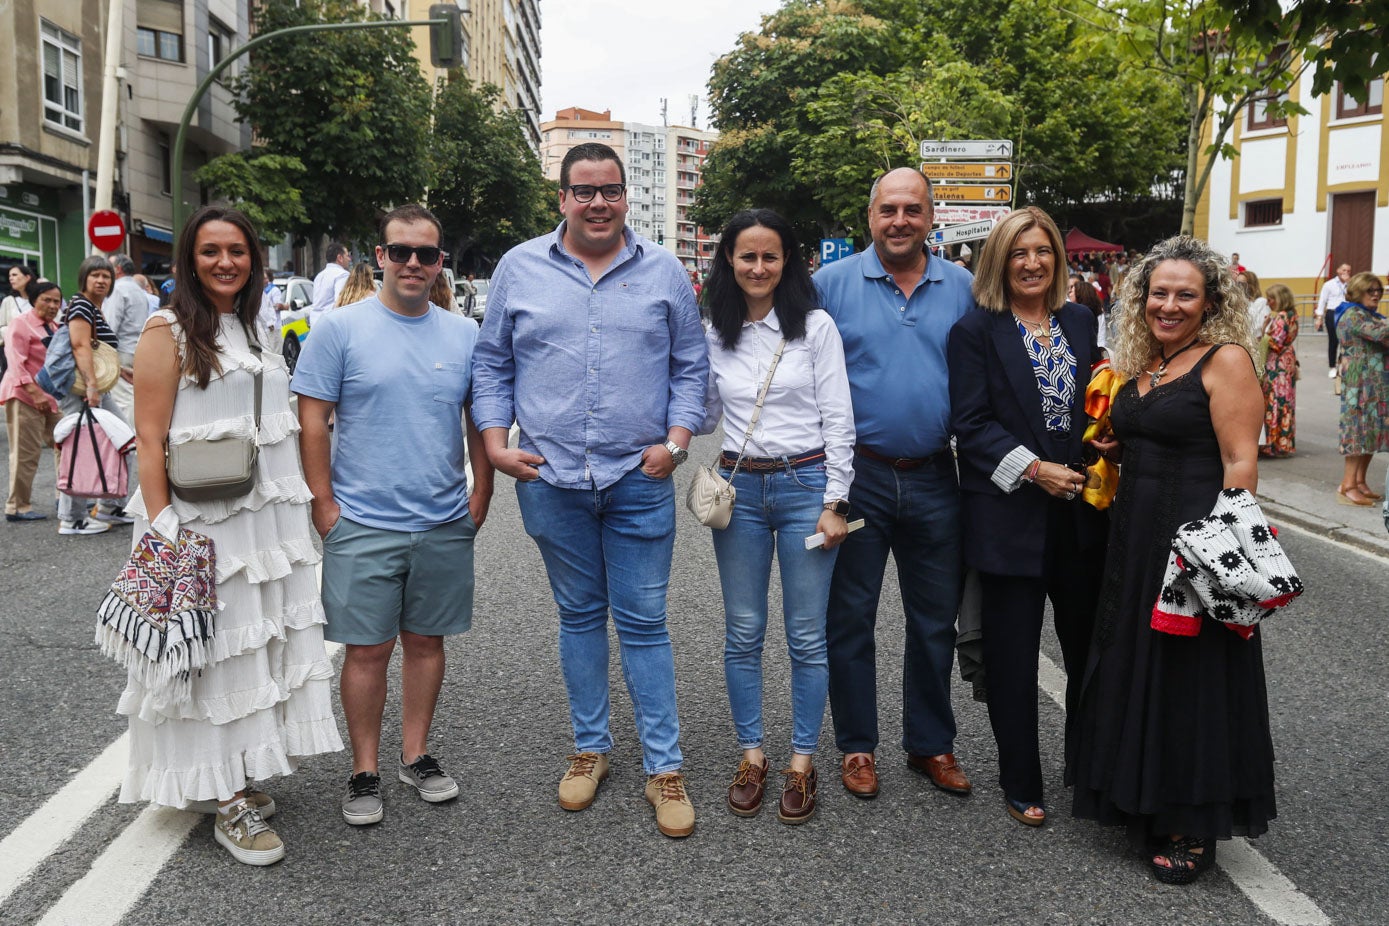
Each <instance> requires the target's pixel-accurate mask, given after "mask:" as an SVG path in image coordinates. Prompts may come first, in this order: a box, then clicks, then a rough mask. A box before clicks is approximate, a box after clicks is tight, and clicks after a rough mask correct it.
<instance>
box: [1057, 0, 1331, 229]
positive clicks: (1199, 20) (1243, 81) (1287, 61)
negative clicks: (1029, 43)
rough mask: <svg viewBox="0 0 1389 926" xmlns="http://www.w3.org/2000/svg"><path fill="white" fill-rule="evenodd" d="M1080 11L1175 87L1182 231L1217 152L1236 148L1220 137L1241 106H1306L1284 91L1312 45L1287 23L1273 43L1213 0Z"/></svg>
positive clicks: (1129, 2)
mask: <svg viewBox="0 0 1389 926" xmlns="http://www.w3.org/2000/svg"><path fill="white" fill-rule="evenodd" d="M1084 15H1085V16H1086V17H1087V19H1088V21H1089V22H1090V23H1091V24H1092V25H1094V26H1095V27H1096V32H1097V34H1098V35H1101V36H1105V37H1106V38H1105V40H1106V41H1107V40H1108V39H1109V37H1113V39H1114V40H1115V41H1117V42H1118V46H1119V48H1120V50H1121V51H1122V52H1123V53H1124V54H1125V55H1127V56H1128V58H1129V59H1130V61H1131V62H1132V63H1133V64H1134V65H1136V66H1137V67H1139V68H1142V69H1144V70H1147V71H1151V72H1153V73H1156V74H1159V75H1162V76H1164V77H1166V78H1168V79H1170V80H1172V81H1173V82H1175V85H1176V86H1177V87H1178V88H1179V90H1180V93H1181V95H1182V102H1183V104H1184V113H1185V131H1186V158H1187V165H1186V172H1185V187H1184V191H1183V197H1182V224H1181V230H1182V232H1183V233H1185V234H1191V233H1192V231H1193V230H1194V228H1195V224H1196V205H1197V203H1198V202H1200V200H1201V195H1202V193H1203V192H1204V191H1205V188H1206V184H1207V182H1208V181H1209V180H1210V175H1211V171H1212V169H1213V168H1214V167H1215V157H1216V155H1219V156H1221V157H1225V158H1233V157H1235V156H1236V155H1237V154H1238V151H1237V150H1236V149H1235V147H1234V146H1233V145H1231V144H1230V143H1229V142H1227V141H1226V139H1227V138H1228V137H1229V134H1230V129H1231V128H1233V127H1234V124H1235V121H1236V120H1238V119H1239V118H1240V117H1241V116H1242V115H1243V114H1244V112H1245V108H1246V107H1247V106H1250V105H1251V104H1253V105H1259V106H1263V107H1266V108H1267V110H1268V112H1269V114H1270V115H1280V114H1282V115H1286V114H1288V113H1292V112H1305V110H1303V109H1302V107H1300V106H1298V105H1297V104H1295V103H1292V102H1291V101H1289V100H1288V99H1287V97H1286V94H1287V92H1288V90H1289V89H1290V88H1291V87H1292V85H1293V84H1294V83H1296V82H1297V79H1298V77H1299V76H1300V75H1301V74H1302V72H1303V71H1304V70H1305V69H1306V67H1307V65H1308V64H1309V63H1310V57H1309V55H1310V54H1312V53H1314V52H1313V49H1311V48H1309V47H1308V46H1306V45H1302V44H1299V43H1298V42H1297V41H1296V40H1295V35H1294V33H1295V30H1294V29H1293V28H1292V27H1291V26H1289V27H1288V28H1286V29H1285V30H1284V31H1283V33H1282V34H1281V35H1280V36H1277V37H1276V40H1275V41H1273V42H1269V41H1265V40H1262V39H1260V38H1258V37H1255V36H1251V35H1250V34H1249V33H1248V32H1246V31H1244V30H1241V29H1234V28H1232V16H1231V13H1230V12H1229V10H1227V9H1226V8H1225V7H1223V6H1221V5H1220V4H1219V3H1218V2H1216V0H1107V2H1103V3H1101V2H1100V0H1094V6H1093V7H1092V8H1091V10H1090V11H1089V12H1088V13H1087V14H1084ZM1203 138H1208V143H1207V144H1206V145H1204V146H1203V145H1202V140H1203ZM1203 154H1204V155H1206V157H1205V162H1204V164H1203V163H1202V161H1201V155H1203Z"/></svg>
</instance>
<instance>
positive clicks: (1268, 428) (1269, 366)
mask: <svg viewBox="0 0 1389 926" xmlns="http://www.w3.org/2000/svg"><path fill="white" fill-rule="evenodd" d="M1268 303H1269V309H1270V312H1269V317H1268V322H1267V323H1266V324H1265V325H1264V337H1266V338H1267V339H1268V356H1267V357H1266V358H1265V360H1264V371H1263V373H1264V375H1263V383H1264V442H1263V445H1262V446H1260V447H1259V455H1260V456H1264V457H1290V456H1292V455H1293V451H1294V450H1295V449H1296V443H1295V441H1294V433H1293V431H1294V424H1295V421H1294V419H1295V412H1296V406H1297V379H1298V376H1299V369H1300V368H1299V366H1298V361H1297V348H1296V347H1295V346H1294V344H1293V342H1294V341H1296V340H1297V329H1298V324H1297V302H1296V300H1295V299H1294V298H1293V291H1292V290H1290V289H1288V287H1286V286H1284V285H1283V284H1282V283H1274V284H1273V285H1272V286H1270V287H1269V288H1268Z"/></svg>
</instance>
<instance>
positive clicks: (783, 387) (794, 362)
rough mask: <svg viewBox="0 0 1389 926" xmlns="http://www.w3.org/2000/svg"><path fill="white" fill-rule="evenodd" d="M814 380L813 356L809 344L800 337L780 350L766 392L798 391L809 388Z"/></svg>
mask: <svg viewBox="0 0 1389 926" xmlns="http://www.w3.org/2000/svg"><path fill="white" fill-rule="evenodd" d="M814 380H815V358H814V357H812V356H811V354H810V346H809V345H808V344H806V343H805V339H804V338H802V339H800V340H799V341H796V342H794V343H791V344H787V345H786V347H785V349H784V350H782V352H781V360H779V361H778V362H777V365H776V375H775V376H773V377H772V385H771V388H770V389H768V392H782V393H786V392H799V391H800V390H802V389H809V388H810V387H811V384H812V382H813V381H814Z"/></svg>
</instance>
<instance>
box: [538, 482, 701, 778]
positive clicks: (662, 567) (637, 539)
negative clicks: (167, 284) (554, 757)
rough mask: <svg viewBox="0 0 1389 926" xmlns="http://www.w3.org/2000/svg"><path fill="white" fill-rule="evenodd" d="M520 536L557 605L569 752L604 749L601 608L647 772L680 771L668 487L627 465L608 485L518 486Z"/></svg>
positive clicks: (607, 737)
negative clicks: (531, 545)
mask: <svg viewBox="0 0 1389 926" xmlns="http://www.w3.org/2000/svg"><path fill="white" fill-rule="evenodd" d="M516 498H517V500H518V501H519V502H520V506H521V519H522V521H523V522H524V524H525V526H526V533H528V534H530V535H531V537H533V538H534V539H535V542H536V545H537V546H538V547H540V555H541V556H542V557H543V558H544V560H545V571H546V572H547V573H548V574H549V577H550V588H551V590H552V591H553V592H554V595H555V604H556V605H558V607H559V661H560V668H561V670H562V671H563V672H564V687H565V689H566V691H567V692H568V694H569V720H570V723H571V724H572V725H573V727H574V748H575V750H576V751H577V752H602V753H606V752H610V751H612V745H613V740H612V733H611V731H610V730H609V728H608V713H609V709H610V705H609V700H608V614H609V612H610V611H611V613H612V619H613V625H614V626H615V627H616V628H617V642H618V647H619V651H620V652H621V656H622V675H623V678H624V679H625V680H626V682H627V692H628V694H629V695H631V698H632V711H633V713H634V714H635V715H636V725H637V734H638V735H639V736H640V737H641V746H642V765H643V767H644V768H645V769H646V773H647V774H648V775H658V774H660V773H661V772H670V771H674V770H676V769H678V768H680V765H681V762H682V761H683V760H682V758H681V755H680V742H679V741H680V721H679V719H678V718H677V716H676V713H675V656H674V653H673V652H672V651H671V646H670V635H669V634H668V633H667V632H666V588H667V586H668V585H669V584H670V563H671V555H672V553H673V551H674V548H675V487H674V484H673V482H672V481H671V480H670V479H653V478H651V477H650V476H648V475H646V474H645V473H643V472H642V471H641V469H640V468H638V469H634V470H632V471H631V472H630V473H628V474H627V475H625V476H623V477H622V478H621V479H619V480H618V481H617V482H615V483H614V484H613V485H611V486H609V487H608V488H606V489H560V488H556V487H555V486H552V485H550V484H549V483H547V482H545V481H544V480H543V479H537V480H535V481H534V482H518V483H516Z"/></svg>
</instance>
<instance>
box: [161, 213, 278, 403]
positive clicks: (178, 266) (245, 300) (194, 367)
mask: <svg viewBox="0 0 1389 926" xmlns="http://www.w3.org/2000/svg"><path fill="white" fill-rule="evenodd" d="M208 222H226V223H228V224H230V225H235V226H236V227H237V228H238V229H239V230H240V231H241V233H242V234H243V235H245V236H246V248H247V250H248V251H249V253H250V256H251V273H250V275H249V276H248V277H247V278H246V285H245V286H243V287H242V288H241V291H240V292H239V293H237V294H236V298H235V314H236V317H237V319H239V320H240V322H241V327H242V328H244V329H245V330H246V337H247V338H248V339H252V338H254V339H257V340H259V334H258V333H257V330H256V328H257V326H256V323H255V322H256V315H257V314H258V313H259V312H260V297H261V289H262V287H263V286H264V285H265V282H264V281H265V269H264V266H263V265H262V263H261V257H260V247H259V245H258V244H257V242H258V241H259V240H260V239H259V237H258V236H257V234H256V229H255V226H254V225H252V224H251V220H250V219H248V218H246V216H245V215H243V214H242V213H240V212H238V211H237V210H235V209H229V208H227V207H225V206H203V207H202V208H201V209H199V210H198V211H197V212H195V213H193V214H192V215H191V216H190V217H189V218H188V221H187V223H186V224H185V225H184V226H183V232H182V233H181V234H180V235H179V236H178V251H177V256H176V257H175V259H174V276H175V277H176V278H177V279H178V285H177V286H175V287H174V292H173V296H172V297H170V299H169V308H170V309H171V310H172V311H173V313H174V318H176V319H177V320H178V323H179V326H180V327H181V328H182V329H183V338H184V349H183V374H184V375H185V376H189V377H192V378H193V379H194V380H195V381H196V382H197V384H198V387H199V388H201V389H206V388H207V384H208V382H209V381H210V380H211V379H212V374H213V373H214V372H217V373H220V372H222V364H221V363H220V362H219V361H218V359H217V334H218V332H219V331H220V330H221V324H220V319H219V318H218V317H217V309H216V307H215V306H213V304H212V300H210V299H208V298H207V294H206V293H205V292H204V291H203V284H202V281H201V280H199V279H198V263H197V250H196V245H197V241H198V229H200V228H202V227H203V226H204V225H206V224H207V223H208Z"/></svg>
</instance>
